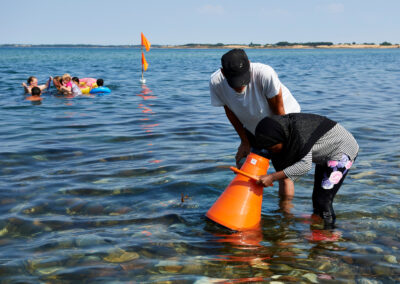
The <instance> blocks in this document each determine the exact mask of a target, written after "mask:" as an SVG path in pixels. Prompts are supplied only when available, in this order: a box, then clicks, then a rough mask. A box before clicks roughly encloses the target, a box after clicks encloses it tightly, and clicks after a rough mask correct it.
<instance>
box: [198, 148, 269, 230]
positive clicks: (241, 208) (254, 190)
mask: <svg viewBox="0 0 400 284" xmlns="http://www.w3.org/2000/svg"><path fill="white" fill-rule="evenodd" d="M268 167H269V160H268V159H266V158H264V157H261V156H259V155H256V154H254V153H250V154H249V155H248V156H247V158H246V161H245V162H244V164H243V166H242V167H241V168H240V170H241V171H244V172H246V173H248V174H249V175H251V176H260V175H265V174H266V173H267V170H268ZM262 197H263V186H262V185H258V184H257V183H256V181H255V180H254V179H253V178H250V177H247V176H244V175H242V174H240V173H238V174H237V175H236V177H235V178H234V179H233V180H232V182H231V183H230V184H229V185H228V186H227V188H226V189H225V191H224V192H223V193H222V194H221V196H220V197H219V198H218V199H217V201H216V202H215V203H214V205H213V206H211V208H210V209H209V210H208V212H207V214H206V216H207V217H208V218H209V219H211V220H213V221H214V222H216V223H218V224H221V225H223V226H225V227H227V228H229V229H232V230H235V231H244V230H251V229H254V228H257V227H258V226H259V223H260V220H261V207H262Z"/></svg>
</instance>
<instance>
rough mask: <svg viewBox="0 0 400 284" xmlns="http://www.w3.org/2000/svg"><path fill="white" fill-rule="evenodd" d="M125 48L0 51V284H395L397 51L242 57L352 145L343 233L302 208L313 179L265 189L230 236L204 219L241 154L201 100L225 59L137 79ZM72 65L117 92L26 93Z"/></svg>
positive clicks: (169, 63)
mask: <svg viewBox="0 0 400 284" xmlns="http://www.w3.org/2000/svg"><path fill="white" fill-rule="evenodd" d="M135 51H136V50H133V49H84V48H83V49H46V48H37V49H12V48H11V49H7V48H3V49H1V52H0V75H1V76H0V96H2V100H0V108H1V111H0V123H1V128H0V129H1V130H0V141H1V145H2V148H1V150H0V161H1V166H0V173H1V177H0V186H1V190H0V247H1V257H0V282H2V283H38V282H40V283H41V282H44V283H63V282H66V283H71V282H77V283H79V282H82V279H84V280H86V281H87V282H118V283H122V282H132V281H133V282H138V283H141V282H142V283H143V282H155V283H212V282H220V283H221V282H222V283H223V282H229V283H235V282H237V283H247V282H256V283H257V282H258V283H260V282H265V283H268V282H272V281H277V282H281V283H288V282H294V283H325V282H334V283H398V282H400V278H399V277H400V276H399V275H400V264H399V261H400V257H399V250H400V241H399V239H400V233H399V230H398V225H399V220H400V208H399V206H398V204H399V202H400V194H399V171H398V169H399V167H400V165H399V158H400V155H399V154H398V153H399V152H400V142H399V139H398V137H399V135H400V133H399V129H400V125H399V122H400V119H399V118H400V116H399V114H398V109H399V106H400V103H399V96H398V93H399V91H400V90H399V87H398V84H396V82H397V81H398V77H399V72H400V70H399V68H398V66H399V64H400V62H399V61H400V60H399V59H400V53H399V51H398V50H249V51H248V54H249V58H250V59H251V60H252V61H254V62H257V61H258V62H265V63H268V64H270V65H271V66H273V67H274V68H275V69H276V70H277V72H278V74H279V76H280V78H281V79H282V81H284V83H285V85H286V86H288V88H289V89H290V90H291V91H292V93H293V94H294V95H295V96H296V98H298V100H299V102H300V104H301V105H302V109H303V111H305V112H315V113H318V114H322V115H327V116H329V117H331V118H332V119H334V120H337V121H339V122H341V123H342V124H343V125H344V126H345V127H346V128H347V129H349V130H350V131H351V132H352V133H353V134H354V136H355V138H356V139H357V141H358V143H359V145H360V149H361V150H360V154H359V157H358V159H357V163H356V164H355V165H354V169H353V171H352V172H351V173H350V174H349V177H348V178H347V179H346V181H345V183H344V185H343V186H342V188H341V189H340V191H339V193H338V195H337V197H336V198H335V204H334V206H335V211H336V214H337V221H336V222H337V226H338V228H336V229H335V230H323V224H322V222H321V220H320V219H319V218H314V216H312V215H310V214H311V213H312V202H311V194H312V187H313V179H312V175H309V176H307V177H305V178H302V179H300V180H299V181H298V182H296V194H295V197H294V198H293V199H292V200H281V199H279V197H278V189H277V185H275V186H274V187H272V188H271V187H269V188H266V189H264V195H263V197H264V198H263V206H262V220H261V224H260V229H259V230H254V231H248V232H240V233H239V232H232V231H229V230H226V229H224V228H221V227H220V226H218V225H216V224H215V223H213V222H210V221H209V220H207V218H206V217H205V216H204V215H205V213H206V212H207V210H208V209H209V208H210V206H211V205H212V204H213V202H215V200H216V199H217V198H218V196H220V194H221V193H222V191H223V190H224V189H225V188H226V186H227V185H228V184H229V182H230V181H231V180H232V178H233V174H232V172H231V171H230V170H229V167H230V166H232V165H233V164H234V154H235V151H236V149H237V146H238V144H237V143H238V138H237V135H236V134H235V132H234V130H233V129H232V127H231V125H230V124H229V122H228V121H227V119H226V117H225V114H224V112H223V109H221V108H213V107H211V106H210V101H209V94H208V79H209V76H210V74H211V73H212V72H214V71H215V69H216V68H217V67H218V66H219V64H220V56H221V55H222V54H223V53H224V52H225V51H224V50H163V49H159V50H157V49H156V50H153V51H152V52H151V53H149V55H148V56H149V60H151V62H152V70H151V71H149V72H148V73H147V82H148V83H147V85H141V84H139V83H138V82H137V81H138V80H139V78H140V71H141V70H140V52H135ZM136 53H137V54H136ZM43 58H46V60H43ZM66 58H67V61H65V59H66ZM82 58H85V60H84V61H83V60H82ZM49 62H50V63H51V64H49ZM99 62H101V63H102V64H100V63H99ZM132 62H138V65H137V70H136V69H135V64H133V63H132ZM32 66H35V70H32ZM104 66H107V68H104ZM67 71H68V72H69V73H71V74H74V75H76V76H78V77H89V76H90V77H101V78H105V79H106V80H107V82H109V85H108V86H109V87H110V88H111V89H112V93H111V94H110V95H107V96H101V97H99V96H95V97H76V98H65V97H59V96H56V95H55V94H54V93H52V92H50V93H44V94H43V95H42V96H43V101H42V103H41V104H40V105H32V104H31V103H30V102H27V101H25V100H24V98H25V96H24V94H23V90H22V89H21V88H20V84H21V82H22V81H25V80H26V78H27V77H29V76H30V75H36V76H37V77H38V79H39V83H41V82H42V81H45V80H47V78H48V76H49V75H54V74H63V73H64V72H67ZM33 72H34V73H36V74H32V73H33ZM382 86H386V89H385V91H382ZM372 106H373V108H372ZM163 281H164V282H163Z"/></svg>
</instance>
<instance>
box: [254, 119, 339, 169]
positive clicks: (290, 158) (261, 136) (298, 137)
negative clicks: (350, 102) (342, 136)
mask: <svg viewBox="0 0 400 284" xmlns="http://www.w3.org/2000/svg"><path fill="white" fill-rule="evenodd" d="M335 125H336V122H335V121H333V120H330V119H329V118H326V117H324V116H320V115H316V114H310V113H291V114H287V115H282V116H276V117H273V118H270V117H266V118H264V119H263V120H261V121H260V122H259V123H258V125H257V127H256V133H255V137H256V146H257V148H261V149H266V148H268V147H271V146H273V145H276V144H279V143H282V144H283V149H282V151H281V152H280V153H277V154H273V153H271V154H270V158H271V160H272V163H273V164H274V167H275V170H277V171H281V170H283V169H285V168H287V167H288V166H291V165H293V164H294V163H296V162H298V161H300V160H301V159H302V158H303V157H304V156H305V155H306V154H307V153H308V152H309V151H310V150H311V148H312V146H313V145H314V144H315V142H317V140H318V139H319V138H321V136H323V135H324V134H325V133H326V132H328V131H329V130H330V129H332V127H334V126H335Z"/></svg>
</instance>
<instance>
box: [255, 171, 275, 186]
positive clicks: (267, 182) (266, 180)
mask: <svg viewBox="0 0 400 284" xmlns="http://www.w3.org/2000/svg"><path fill="white" fill-rule="evenodd" d="M273 182H274V179H273V177H272V175H269V174H266V175H263V176H260V179H259V180H258V181H257V184H260V185H263V186H265V187H267V186H273V184H272V183H273Z"/></svg>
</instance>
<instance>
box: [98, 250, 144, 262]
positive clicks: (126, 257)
mask: <svg viewBox="0 0 400 284" xmlns="http://www.w3.org/2000/svg"><path fill="white" fill-rule="evenodd" d="M137 258H139V254H138V253H136V252H127V251H124V250H123V249H118V250H116V251H113V252H111V253H110V254H109V255H108V256H106V257H104V258H103V259H104V260H105V261H107V262H112V263H120V262H127V261H131V260H134V259H137Z"/></svg>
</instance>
